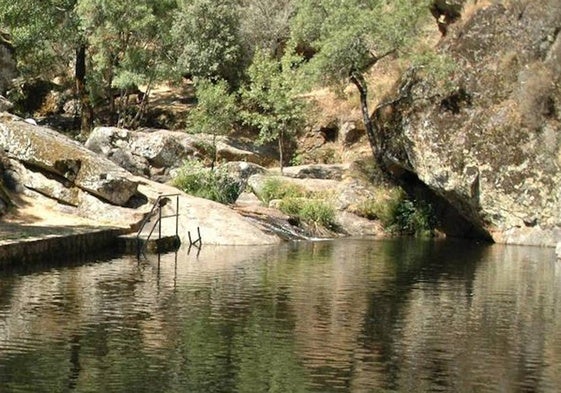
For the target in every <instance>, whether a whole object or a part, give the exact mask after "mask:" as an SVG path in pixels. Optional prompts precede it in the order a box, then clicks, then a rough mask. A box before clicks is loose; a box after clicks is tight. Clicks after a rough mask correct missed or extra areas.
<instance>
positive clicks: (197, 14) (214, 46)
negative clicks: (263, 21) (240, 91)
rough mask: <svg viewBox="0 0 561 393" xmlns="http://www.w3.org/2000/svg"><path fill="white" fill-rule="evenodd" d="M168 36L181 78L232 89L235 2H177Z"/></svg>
mask: <svg viewBox="0 0 561 393" xmlns="http://www.w3.org/2000/svg"><path fill="white" fill-rule="evenodd" d="M178 3H179V8H178V10H177V12H176V13H175V18H174V22H173V28H172V35H173V39H174V42H175V52H176V55H177V65H178V67H179V69H180V70H181V72H182V73H183V74H187V75H190V76H192V77H201V78H206V79H225V80H226V81H228V83H229V84H230V85H231V86H236V85H237V83H238V81H239V78H240V71H241V68H240V61H241V48H240V45H239V15H238V10H239V8H238V6H237V5H238V4H237V3H238V2H237V0H179V1H178Z"/></svg>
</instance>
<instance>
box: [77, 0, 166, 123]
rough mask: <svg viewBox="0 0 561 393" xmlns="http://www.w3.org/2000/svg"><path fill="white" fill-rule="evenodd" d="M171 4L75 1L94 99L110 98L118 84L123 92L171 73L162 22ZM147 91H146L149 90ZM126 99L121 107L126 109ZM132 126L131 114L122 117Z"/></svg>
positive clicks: (144, 0) (127, 0) (156, 0)
mask: <svg viewBox="0 0 561 393" xmlns="http://www.w3.org/2000/svg"><path fill="white" fill-rule="evenodd" d="M174 7H175V5H174V2H173V1H171V0H165V1H159V0H139V1H136V0H135V1H133V0H124V1H105V0H79V1H78V4H77V7H76V12H77V14H78V17H79V18H80V28H81V31H83V32H84V34H85V39H86V41H87V45H88V50H89V59H90V60H89V62H90V65H91V70H90V72H89V75H88V81H89V83H90V89H91V91H92V92H93V94H94V102H99V101H100V100H102V102H104V101H105V100H107V99H108V100H109V101H110V103H111V105H112V103H113V98H114V93H113V91H114V90H115V89H116V90H117V91H119V92H121V95H122V96H127V94H128V93H129V92H131V91H134V90H136V89H137V87H138V86H140V85H144V86H146V87H147V89H148V90H149V89H150V88H151V87H152V84H153V83H155V82H157V81H160V80H163V79H165V78H168V77H169V72H170V65H169V61H168V57H169V41H170V37H169V35H168V33H167V27H166V22H168V21H169V19H170V14H171V10H173V9H174ZM148 92H149V91H147V93H148ZM126 104H128V101H125V104H124V105H122V107H121V108H119V109H120V110H121V111H126V109H127V108H126V106H127V105H126ZM122 120H123V122H124V123H123V124H122V125H125V126H130V125H132V124H130V122H131V120H130V119H122Z"/></svg>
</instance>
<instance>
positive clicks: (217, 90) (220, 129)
mask: <svg viewBox="0 0 561 393" xmlns="http://www.w3.org/2000/svg"><path fill="white" fill-rule="evenodd" d="M196 91H197V100H198V103H197V106H196V107H195V108H194V109H193V111H192V112H191V113H190V114H189V125H190V126H191V129H192V130H193V131H194V132H200V133H204V134H211V135H212V157H213V158H212V165H211V168H213V169H214V165H215V163H216V161H217V149H216V137H217V136H218V135H226V134H228V133H229V132H230V131H231V130H232V127H233V124H234V123H235V122H236V120H237V118H238V108H237V105H236V97H235V96H234V95H233V94H230V93H229V87H228V83H227V82H226V81H225V80H219V81H217V82H212V81H210V80H208V79H201V80H198V81H197V83H196Z"/></svg>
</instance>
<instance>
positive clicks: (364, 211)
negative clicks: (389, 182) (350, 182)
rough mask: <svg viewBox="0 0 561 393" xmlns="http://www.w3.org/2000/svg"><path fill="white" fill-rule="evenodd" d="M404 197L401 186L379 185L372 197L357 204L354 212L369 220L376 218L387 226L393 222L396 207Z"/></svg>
mask: <svg viewBox="0 0 561 393" xmlns="http://www.w3.org/2000/svg"><path fill="white" fill-rule="evenodd" d="M404 198H405V196H404V193H403V190H402V189H401V188H398V187H380V188H377V189H376V191H375V192H374V195H373V197H372V198H370V199H367V200H365V201H363V202H362V203H360V204H359V205H358V207H357V211H356V213H357V214H358V215H360V216H362V217H366V218H368V219H371V220H372V219H378V220H380V222H381V223H382V225H383V226H384V227H386V228H387V227H390V226H392V225H393V224H394V222H395V216H396V214H397V209H398V207H399V205H400V204H401V203H402V201H403V199H404Z"/></svg>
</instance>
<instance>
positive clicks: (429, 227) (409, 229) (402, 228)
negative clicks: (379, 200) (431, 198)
mask: <svg viewBox="0 0 561 393" xmlns="http://www.w3.org/2000/svg"><path fill="white" fill-rule="evenodd" d="M435 227H436V218H435V215H434V212H433V210H432V206H431V205H430V204H428V203H425V202H419V201H412V200H410V199H404V200H403V201H402V202H401V203H400V204H399V205H398V206H397V208H396V211H395V219H394V223H393V228H394V229H395V230H397V231H399V232H400V233H402V234H407V235H415V236H432V235H433V233H434V229H435Z"/></svg>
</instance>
